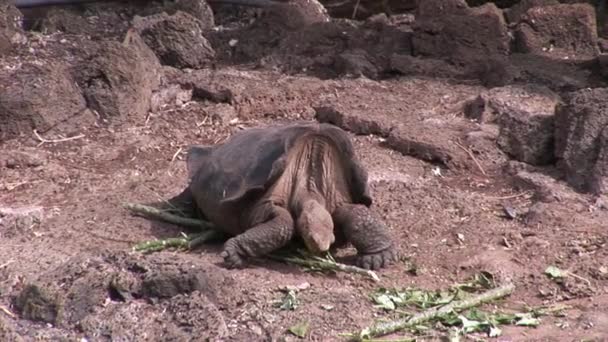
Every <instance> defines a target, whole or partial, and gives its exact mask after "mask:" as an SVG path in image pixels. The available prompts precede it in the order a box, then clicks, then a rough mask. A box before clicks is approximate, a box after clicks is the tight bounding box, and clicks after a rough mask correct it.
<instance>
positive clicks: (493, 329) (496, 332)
mask: <svg viewBox="0 0 608 342" xmlns="http://www.w3.org/2000/svg"><path fill="white" fill-rule="evenodd" d="M501 334H502V330H500V329H498V328H497V327H491V328H490V332H489V333H488V337H498V336H500V335H501Z"/></svg>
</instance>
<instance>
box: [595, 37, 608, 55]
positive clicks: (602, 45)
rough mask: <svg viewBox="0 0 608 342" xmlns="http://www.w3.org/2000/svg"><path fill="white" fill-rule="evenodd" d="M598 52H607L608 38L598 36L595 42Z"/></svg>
mask: <svg viewBox="0 0 608 342" xmlns="http://www.w3.org/2000/svg"><path fill="white" fill-rule="evenodd" d="M597 44H598V46H599V48H600V52H608V39H605V38H599V39H598V42H597Z"/></svg>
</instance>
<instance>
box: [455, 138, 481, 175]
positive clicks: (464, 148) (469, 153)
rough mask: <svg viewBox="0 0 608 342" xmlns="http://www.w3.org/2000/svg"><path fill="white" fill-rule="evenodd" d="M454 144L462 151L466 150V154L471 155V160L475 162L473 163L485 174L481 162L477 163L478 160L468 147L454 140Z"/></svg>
mask: <svg viewBox="0 0 608 342" xmlns="http://www.w3.org/2000/svg"><path fill="white" fill-rule="evenodd" d="M454 143H455V144H456V146H458V147H460V148H461V149H462V150H463V151H465V152H466V154H468V155H469V157H471V159H473V162H474V163H475V165H477V168H479V171H481V173H482V174H483V175H484V176H487V174H486V171H485V170H484V169H483V167H482V166H481V164H480V163H479V161H478V160H477V158H475V155H474V154H473V152H471V150H469V149H468V148H466V147H464V146H463V145H462V144H461V143H460V142H458V141H455V142H454Z"/></svg>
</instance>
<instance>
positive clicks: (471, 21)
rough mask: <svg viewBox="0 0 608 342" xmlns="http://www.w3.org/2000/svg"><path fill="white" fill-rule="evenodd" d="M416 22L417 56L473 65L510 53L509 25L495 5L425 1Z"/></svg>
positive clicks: (415, 41)
mask: <svg viewBox="0 0 608 342" xmlns="http://www.w3.org/2000/svg"><path fill="white" fill-rule="evenodd" d="M416 18H417V20H416V23H415V25H414V35H413V42H412V44H413V50H414V54H415V55H421V56H430V57H439V58H447V59H449V60H450V61H452V62H460V63H465V64H471V63H478V62H479V61H481V60H484V59H486V58H487V57H488V56H496V55H498V56H506V55H507V54H508V53H509V35H508V30H507V25H506V23H505V20H504V17H503V15H502V12H501V10H500V9H498V8H497V7H496V5H494V4H493V3H487V4H485V5H482V6H480V7H475V8H468V7H467V6H466V3H465V1H464V0H450V1H441V0H432V1H424V2H422V3H421V5H420V7H419V8H418V10H417V16H416ZM480 56H483V58H481V57H480Z"/></svg>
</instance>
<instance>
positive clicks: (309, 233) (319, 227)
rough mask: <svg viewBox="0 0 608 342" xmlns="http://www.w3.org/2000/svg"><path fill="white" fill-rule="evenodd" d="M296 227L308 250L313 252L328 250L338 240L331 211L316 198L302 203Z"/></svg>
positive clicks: (318, 252) (319, 252)
mask: <svg viewBox="0 0 608 342" xmlns="http://www.w3.org/2000/svg"><path fill="white" fill-rule="evenodd" d="M296 229H297V231H298V233H299V235H300V237H301V238H302V240H303V241H304V244H305V245H306V248H307V249H308V251H309V252H311V253H313V254H321V253H324V252H327V251H328V250H329V247H331V245H332V244H333V243H334V242H335V240H336V237H335V236H334V221H333V219H332V217H331V215H330V213H329V212H328V211H327V210H326V209H325V207H324V206H323V205H321V204H320V203H319V202H317V201H315V200H307V201H305V202H304V204H303V205H302V210H301V211H300V215H299V216H298V220H297V222H296Z"/></svg>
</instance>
